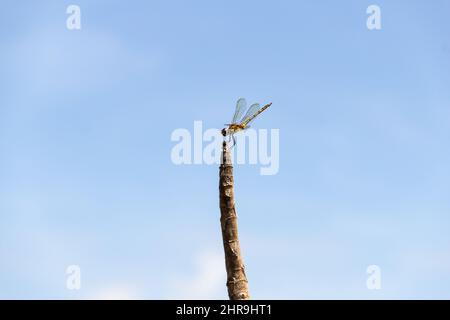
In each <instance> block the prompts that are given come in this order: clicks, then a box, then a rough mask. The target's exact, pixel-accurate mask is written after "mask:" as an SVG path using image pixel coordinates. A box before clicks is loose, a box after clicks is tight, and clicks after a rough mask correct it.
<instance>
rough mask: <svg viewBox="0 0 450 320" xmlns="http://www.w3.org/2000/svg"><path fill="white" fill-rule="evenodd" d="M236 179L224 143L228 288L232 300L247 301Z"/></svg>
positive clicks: (222, 184)
mask: <svg viewBox="0 0 450 320" xmlns="http://www.w3.org/2000/svg"><path fill="white" fill-rule="evenodd" d="M233 189H234V179H233V166H232V164H231V156H230V152H229V149H228V146H227V143H226V142H225V141H224V142H223V145H222V164H221V165H220V182H219V192H220V224H221V226H222V239H223V247H224V250H225V265H226V270H227V287H228V296H229V298H230V300H247V299H249V298H250V296H249V293H248V281H247V277H246V275H245V271H244V263H243V260H242V256H241V250H240V246H239V238H238V227H237V215H236V209H235V206H234V191H233Z"/></svg>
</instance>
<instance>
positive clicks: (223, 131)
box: [222, 128, 227, 137]
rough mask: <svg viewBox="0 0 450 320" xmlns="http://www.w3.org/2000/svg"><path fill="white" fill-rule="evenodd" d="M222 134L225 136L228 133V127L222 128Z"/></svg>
mask: <svg viewBox="0 0 450 320" xmlns="http://www.w3.org/2000/svg"><path fill="white" fill-rule="evenodd" d="M222 135H223V136H224V137H225V136H226V135H227V128H223V129H222Z"/></svg>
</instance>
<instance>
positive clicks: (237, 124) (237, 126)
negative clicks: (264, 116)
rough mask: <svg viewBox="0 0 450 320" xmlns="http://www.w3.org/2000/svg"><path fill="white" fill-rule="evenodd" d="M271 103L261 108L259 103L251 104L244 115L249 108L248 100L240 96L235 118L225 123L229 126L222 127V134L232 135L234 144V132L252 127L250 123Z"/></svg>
mask: <svg viewBox="0 0 450 320" xmlns="http://www.w3.org/2000/svg"><path fill="white" fill-rule="evenodd" d="M271 105H272V102H271V103H269V104H266V105H265V106H264V107H262V108H260V106H259V103H254V104H252V105H251V106H250V108H248V110H247V112H246V113H245V116H243V117H242V115H243V114H244V112H245V110H246V109H247V108H246V107H247V102H246V101H245V99H244V98H240V99H239V100H238V101H237V103H236V111H235V112H234V116H233V119H232V120H231V123H228V124H225V125H226V126H228V127H226V128H223V129H222V135H223V136H227V135H228V136H230V140H231V139H233V146H234V145H235V144H236V139H235V137H234V134H235V133H236V132H238V131H241V130H245V129H248V128H250V126H249V125H248V124H249V123H250V122H251V121H252V120H253V119H255V118H256V117H257V116H258V115H259V114H260V113H261V112H263V111H264V110H266V109H267V108H268V107H270V106H271ZM241 118H242V119H241ZM239 119H240V120H239Z"/></svg>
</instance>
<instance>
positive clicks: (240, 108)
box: [231, 98, 247, 123]
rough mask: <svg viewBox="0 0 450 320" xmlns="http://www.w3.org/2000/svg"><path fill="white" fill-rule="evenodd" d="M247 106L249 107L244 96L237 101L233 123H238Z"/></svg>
mask: <svg viewBox="0 0 450 320" xmlns="http://www.w3.org/2000/svg"><path fill="white" fill-rule="evenodd" d="M246 107H247V101H245V99H244V98H240V99H239V100H238V101H237V103H236V111H235V112H234V116H233V120H231V123H237V121H238V120H239V119H240V118H241V117H242V115H243V114H244V111H245V108H246Z"/></svg>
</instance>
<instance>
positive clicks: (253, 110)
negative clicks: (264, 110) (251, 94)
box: [239, 103, 259, 123]
mask: <svg viewBox="0 0 450 320" xmlns="http://www.w3.org/2000/svg"><path fill="white" fill-rule="evenodd" d="M258 111H259V103H254V104H252V105H251V106H250V108H248V111H247V113H246V114H245V116H244V117H243V118H242V120H241V121H239V123H244V122H245V121H247V120H248V119H250V118H251V117H253V116H254V115H255V114H256V113H258Z"/></svg>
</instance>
